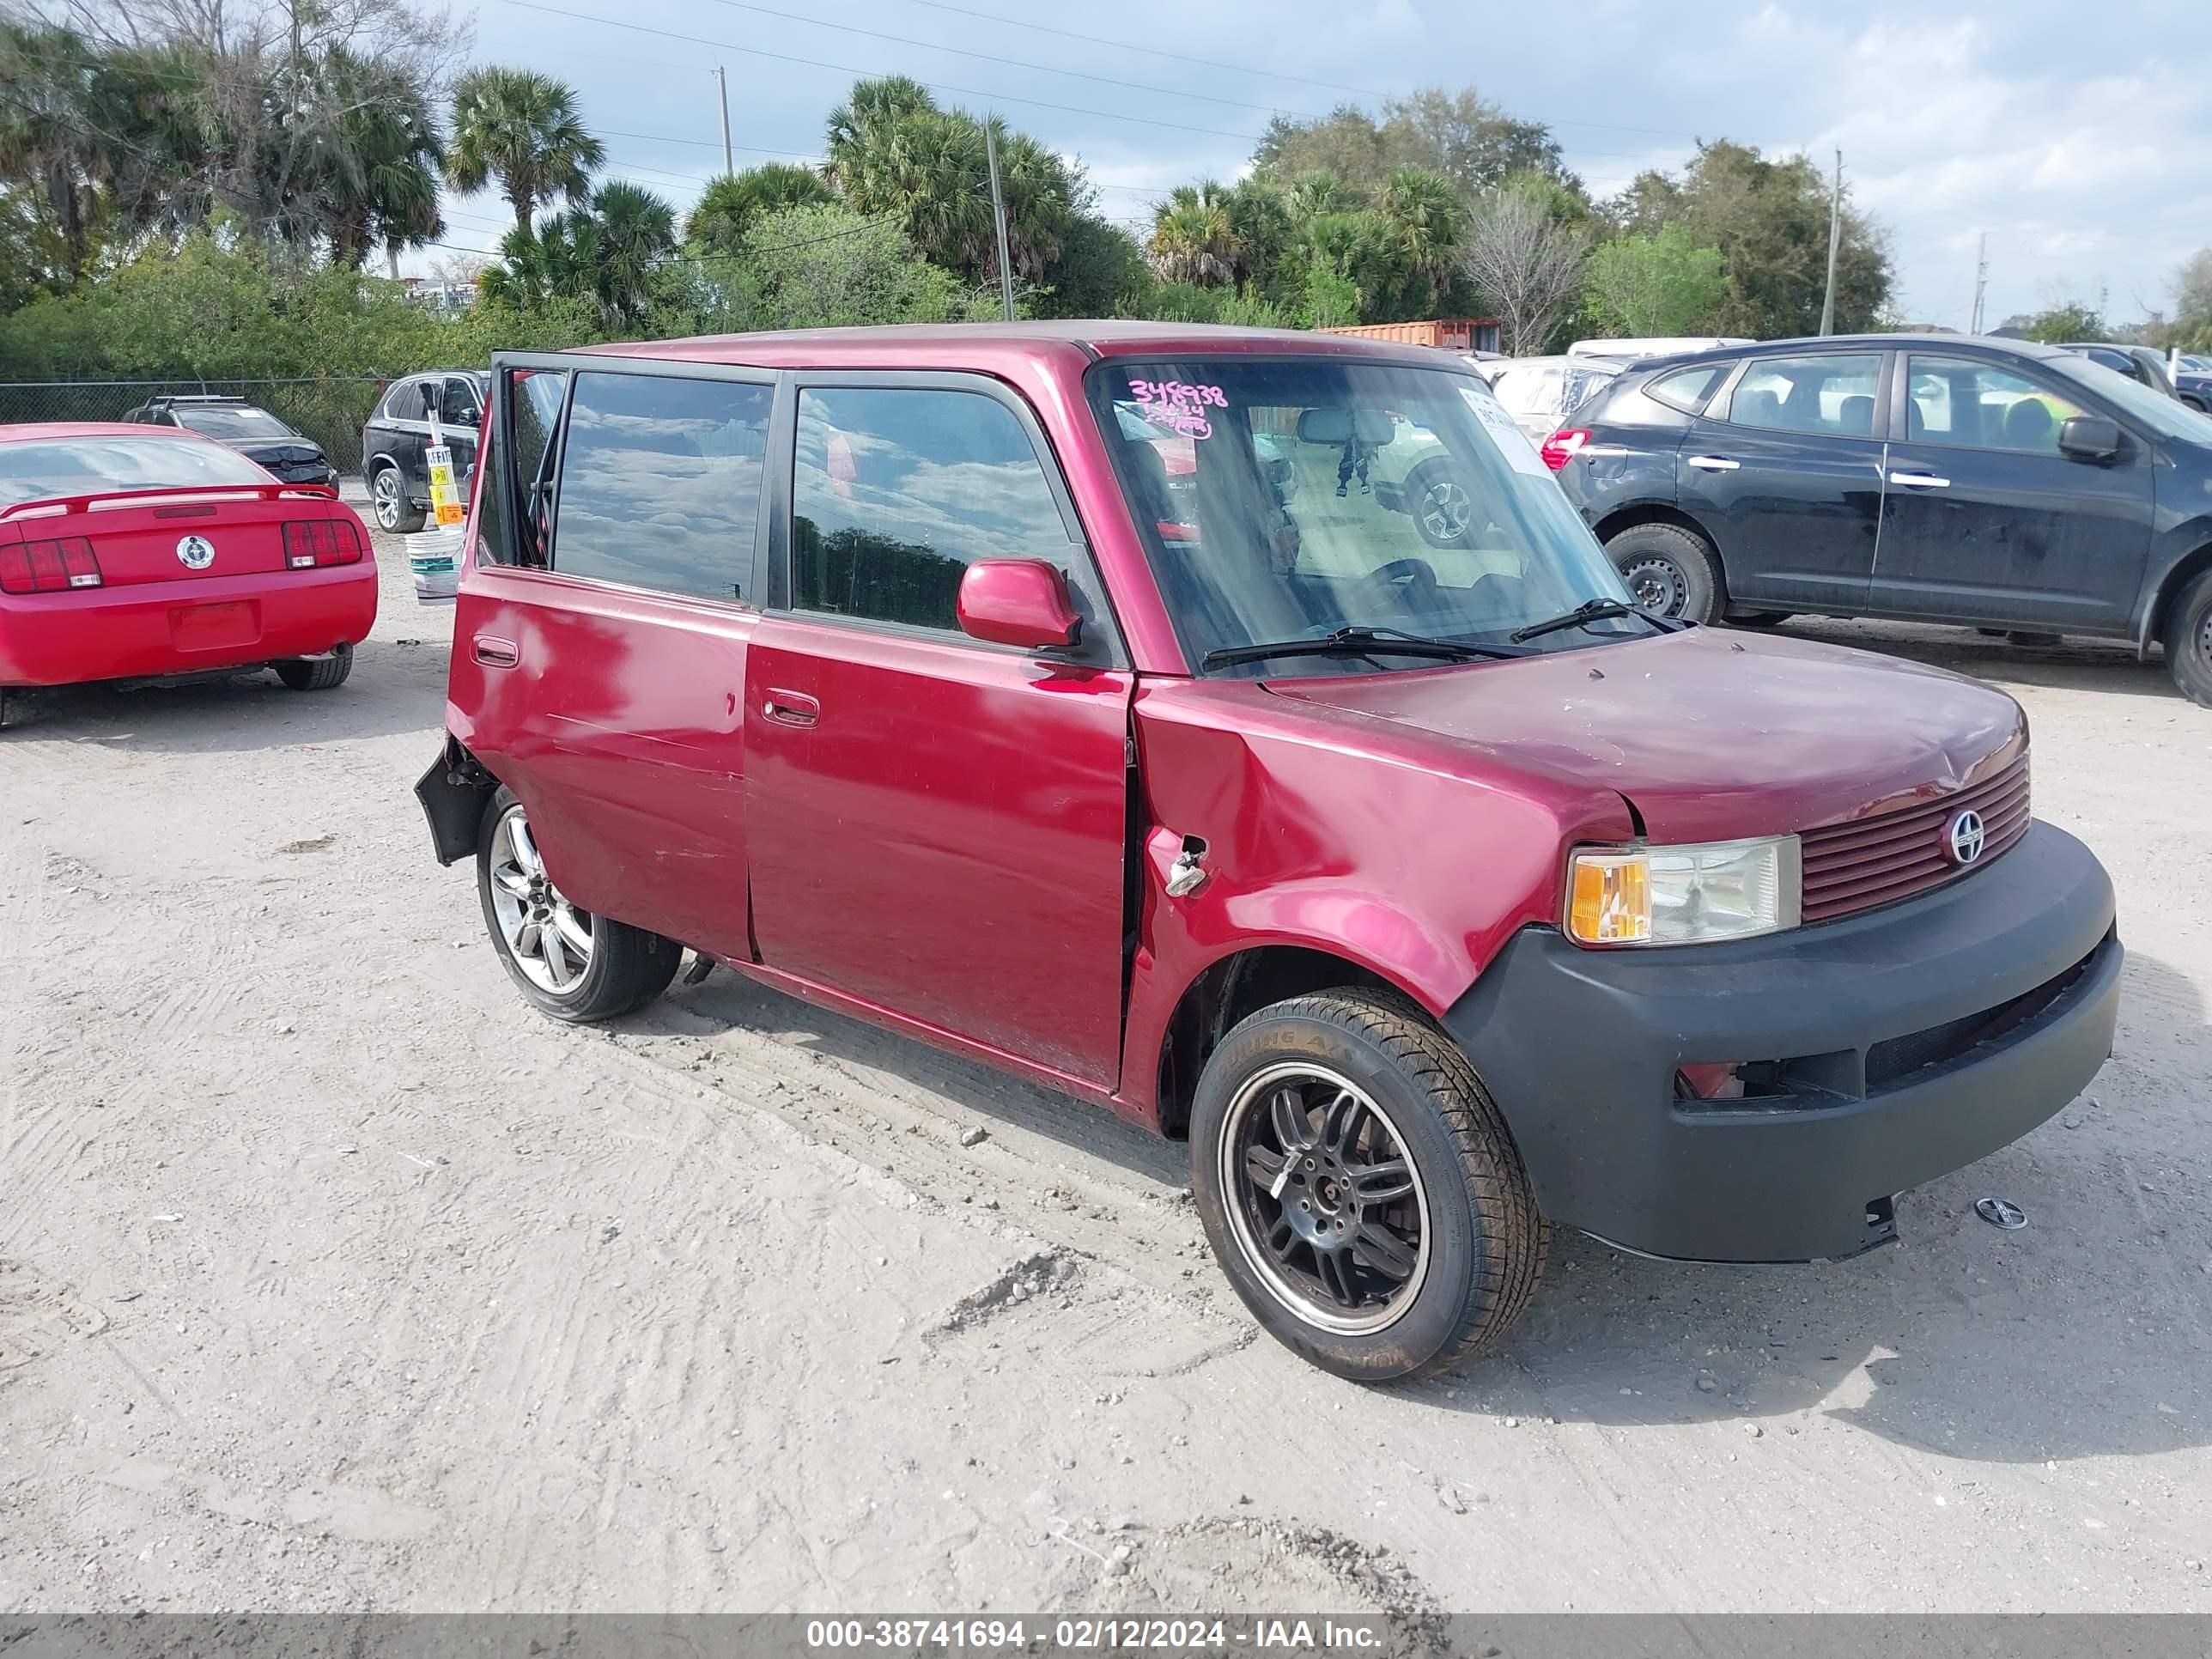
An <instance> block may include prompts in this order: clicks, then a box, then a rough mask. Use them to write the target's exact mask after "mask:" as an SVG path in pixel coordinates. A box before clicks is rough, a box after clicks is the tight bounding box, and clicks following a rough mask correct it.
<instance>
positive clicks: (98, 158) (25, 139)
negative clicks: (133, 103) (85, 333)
mask: <svg viewBox="0 0 2212 1659" xmlns="http://www.w3.org/2000/svg"><path fill="white" fill-rule="evenodd" d="M96 69H97V64H96V63H95V61H94V56H93V48H92V46H91V45H90V43H88V41H86V40H84V39H83V37H82V36H81V35H79V34H77V33H75V32H74V31H72V30H70V29H65V28H54V27H47V26H46V25H44V24H40V23H34V22H15V21H9V22H4V23H0V177H5V178H8V179H15V180H17V181H19V182H21V183H22V184H24V185H29V186H31V187H32V188H33V189H34V190H35V191H38V192H39V194H40V197H42V198H43V200H44V204H45V208H46V213H47V214H48V215H49V216H51V220H52V224H53V226H54V228H55V229H56V230H57V231H58V234H59V235H60V237H61V240H62V243H63V245H64V247H65V249H66V250H67V252H68V263H69V267H70V275H71V276H74V275H75V274H76V272H78V271H80V270H82V269H83V268H84V266H85V264H86V262H87V261H88V258H90V255H91V248H92V233H93V228H94V224H95V222H97V221H98V219H99V217H100V191H99V189H98V185H99V181H100V178H101V176H102V175H103V173H105V171H106V161H107V153H106V145H105V144H104V143H102V142H101V139H100V135H99V131H98V129H97V127H96V126H95V125H94V119H93V105H94V91H93V85H94V73H95V71H96Z"/></svg>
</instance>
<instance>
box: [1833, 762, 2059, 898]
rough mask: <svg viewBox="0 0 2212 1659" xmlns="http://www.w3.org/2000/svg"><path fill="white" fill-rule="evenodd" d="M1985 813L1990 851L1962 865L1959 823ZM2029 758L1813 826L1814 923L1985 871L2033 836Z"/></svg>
mask: <svg viewBox="0 0 2212 1659" xmlns="http://www.w3.org/2000/svg"><path fill="white" fill-rule="evenodd" d="M1970 807H1971V808H1972V810H1973V811H1976V812H1978V813H1979V814H1980V815H1981V820H1982V833H1983V836H1984V842H1983V846H1982V855H1981V857H1980V858H1979V859H1978V860H1975V861H1974V862H1973V863H1972V864H1971V865H1963V866H1962V865H1957V864H1954V863H1953V862H1952V861H1951V859H1950V855H1949V854H1948V853H1947V852H1946V851H1945V847H1944V843H1945V837H1946V835H1947V832H1948V830H1949V829H1950V825H1951V822H1952V820H1953V819H1954V818H1955V817H1958V815H1959V814H1960V813H1961V812H1963V811H1966V810H1967V809H1968V808H1970ZM2028 821H2029V815H2028V805H2027V756H2026V755H2025V754H2023V755H2021V757H2020V758H2019V759H2018V760H2015V762H2013V763H2012V764H2011V765H2009V766H2008V767H2006V768H2005V769H2004V770H2003V771H2002V772H1999V773H1998V774H1997V775H1996V776H1995V777H1991V778H1987V779H1984V781H1981V782H1980V783H1978V784H1975V785H1973V786H1972V787H1970V788H1966V789H1960V790H1958V791H1955V792H1954V793H1951V794H1948V795H1945V796H1943V797H1942V798H1941V799H1936V800H1929V801H1919V802H1916V803H1915V804H1914V805H1911V806H1903V807H1899V808H1897V809H1896V810H1895V811H1888V812H1884V813H1881V814H1880V815H1879V816H1877V817H1870V818H1857V819H1854V820H1853V821H1852V822H1850V823H1832V824H1829V825H1828V826H1827V827H1826V828H1825V829H1808V830H1806V831H1805V832H1804V833H1803V834H1802V835H1801V836H1799V837H1798V842H1799V844H1800V846H1801V847H1802V849H1803V854H1804V860H1805V864H1804V868H1805V907H1804V920H1805V921H1808V922H1809V921H1834V920H1835V919H1836V918H1837V917H1838V916H1848V915H1857V913H1858V912H1859V911H1861V910H1871V909H1873V908H1875V907H1876V906H1877V905H1883V904H1894V903H1896V902H1898V900H1899V899H1907V898H1911V897H1912V896H1914V895H1915V894H1916V893H1924V892H1926V891H1927V890H1929V888H1931V887H1940V886H1942V884H1944V883H1945V882H1947V881H1951V880H1953V879H1954V878H1958V877H1960V876H1963V875H1965V874H1966V872H1968V871H1969V870H1978V869H1980V868H1981V867H1982V866H1984V865H1985V864H1987V863H1988V862H1989V861H1990V860H1991V859H1993V858H1996V856H1997V855H1998V854H2001V853H2002V852H2003V851H2004V850H2005V849H2006V848H2008V847H2010V846H2011V845H2012V844H2013V843H2014V842H2016V841H2018V840H2019V839H2020V838H2021V836H2024V835H2026V834H2027V826H2028Z"/></svg>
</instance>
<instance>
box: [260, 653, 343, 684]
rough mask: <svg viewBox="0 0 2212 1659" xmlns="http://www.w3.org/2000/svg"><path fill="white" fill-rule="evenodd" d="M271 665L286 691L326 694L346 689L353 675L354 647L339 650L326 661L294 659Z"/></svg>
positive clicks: (325, 659)
mask: <svg viewBox="0 0 2212 1659" xmlns="http://www.w3.org/2000/svg"><path fill="white" fill-rule="evenodd" d="M270 667H271V668H273V669H275V670H276V678H278V679H280V680H282V681H283V682H284V686H285V689H286V690H290V691H327V690H330V689H331V687H332V686H334V685H343V684H345V683H346V676H347V675H349V674H350V673H352V672H353V647H351V646H349V645H341V646H336V647H332V649H331V654H330V655H329V656H327V657H293V658H289V659H287V660H285V661H283V662H273V663H270Z"/></svg>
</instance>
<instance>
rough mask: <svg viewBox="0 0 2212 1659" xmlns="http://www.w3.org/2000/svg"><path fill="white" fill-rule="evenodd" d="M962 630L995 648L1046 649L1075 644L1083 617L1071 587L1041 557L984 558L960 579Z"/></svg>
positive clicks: (958, 606) (959, 603)
mask: <svg viewBox="0 0 2212 1659" xmlns="http://www.w3.org/2000/svg"><path fill="white" fill-rule="evenodd" d="M957 614H958V616H959V617H960V631H961V632H962V633H963V634H965V635H968V637H969V639H971V640H985V641H989V642H990V643H991V644H993V645H1012V646H1018V647H1020V648H1021V649H1023V650H1024V651H1046V650H1050V649H1053V648H1054V647H1062V646H1070V645H1073V644H1074V643H1075V641H1076V636H1077V635H1079V633H1080V632H1081V631H1082V629H1083V618H1082V617H1079V616H1077V615H1076V614H1075V606H1074V605H1073V604H1072V603H1070V602H1069V599H1068V597H1067V583H1066V580H1064V579H1063V578H1062V577H1061V575H1060V572H1059V571H1057V570H1055V569H1054V568H1053V567H1052V566H1050V565H1048V564H1047V563H1046V562H1044V561H1043V560H1042V559H980V560H978V561H977V562H975V563H974V564H971V565H969V567H968V569H967V572H966V574H963V576H962V577H961V578H960V598H959V601H958V604H957Z"/></svg>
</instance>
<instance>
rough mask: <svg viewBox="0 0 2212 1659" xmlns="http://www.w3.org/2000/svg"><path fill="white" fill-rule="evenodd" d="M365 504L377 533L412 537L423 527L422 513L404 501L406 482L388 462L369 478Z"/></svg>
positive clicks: (406, 500) (405, 498) (409, 502)
mask: <svg viewBox="0 0 2212 1659" xmlns="http://www.w3.org/2000/svg"><path fill="white" fill-rule="evenodd" d="M368 504H369V507H371V509H373V510H374V513H375V514H376V527H377V528H378V529H379V530H382V531H386V532H390V533H391V534H392V535H395V536H411V535H413V534H414V533H415V532H416V531H418V530H420V529H421V528H422V518H423V514H422V509H421V508H419V507H416V506H415V505H414V503H412V502H411V501H409V500H408V499H407V481H406V480H405V479H404V478H403V477H400V476H399V469H398V467H396V466H393V465H391V464H390V463H388V462H387V463H386V465H382V466H380V467H378V468H377V469H376V470H375V471H373V472H371V473H370V474H369V475H368Z"/></svg>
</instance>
